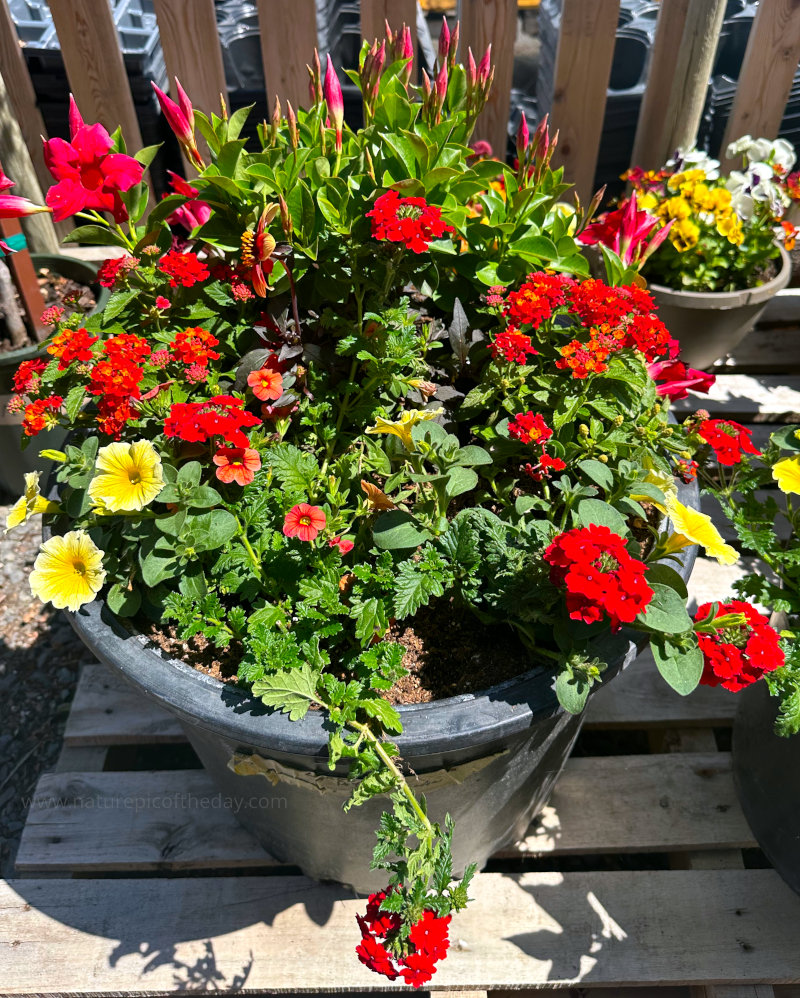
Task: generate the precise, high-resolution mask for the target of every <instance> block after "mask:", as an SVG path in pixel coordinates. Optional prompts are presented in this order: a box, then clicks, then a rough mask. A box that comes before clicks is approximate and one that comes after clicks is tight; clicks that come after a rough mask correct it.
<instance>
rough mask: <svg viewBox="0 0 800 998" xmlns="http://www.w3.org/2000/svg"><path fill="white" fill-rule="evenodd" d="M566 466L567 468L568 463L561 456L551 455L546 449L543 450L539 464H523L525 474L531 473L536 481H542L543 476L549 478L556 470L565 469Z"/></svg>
mask: <svg viewBox="0 0 800 998" xmlns="http://www.w3.org/2000/svg"><path fill="white" fill-rule="evenodd" d="M564 468H566V464H565V463H564V462H563V461H562V460H561V458H560V457H551V456H550V455H549V454H548V453H547V451H546V450H542V456H541V457H540V458H539V463H538V464H536V465H533V464H526V465H524V466H523V470H524V471H525V474H526V475H530V477H531V478H532V479H533V480H534V481H535V482H541V481H542V479H543V478H549V477H550V475H551V474H552V473H553V472H554V471H563V470H564Z"/></svg>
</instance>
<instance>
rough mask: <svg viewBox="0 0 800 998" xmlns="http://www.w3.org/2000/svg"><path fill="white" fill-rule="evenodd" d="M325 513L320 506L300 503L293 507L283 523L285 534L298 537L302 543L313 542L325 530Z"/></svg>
mask: <svg viewBox="0 0 800 998" xmlns="http://www.w3.org/2000/svg"><path fill="white" fill-rule="evenodd" d="M326 522H327V520H326V517H325V511H324V510H323V509H321V508H320V507H319V506H309V504H308V503H307V502H300V503H298V504H297V505H296V506H292V508H291V509H290V510H289V512H288V513H287V514H286V518H285V519H284V521H283V532H284V534H286V536H287V537H297V538H299V539H300V540H301V541H313V540H314V538H315V537H316V536H317V534H318V533H319V532H320V530H324V529H325V524H326Z"/></svg>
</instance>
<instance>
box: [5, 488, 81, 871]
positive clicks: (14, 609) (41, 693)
mask: <svg viewBox="0 0 800 998" xmlns="http://www.w3.org/2000/svg"><path fill="white" fill-rule="evenodd" d="M9 508H10V504H8V503H7V502H6V501H4V502H3V504H0V525H2V526H4V525H5V520H6V515H7V513H8V510H9ZM2 526H0V702H2V704H3V713H2V721H0V876H2V877H3V878H8V877H11V876H13V863H14V856H15V854H16V851H17V845H18V843H19V837H20V835H21V833H22V828H23V825H24V823H25V815H26V813H27V810H28V803H29V799H30V797H31V796H32V795H33V791H34V789H35V787H36V781H37V780H38V778H39V776H40V774H41V773H42V772H44V771H46V770H48V769H52V768H53V766H54V765H55V763H56V760H57V759H58V754H59V750H60V747H61V736H62V733H63V727H64V722H65V721H66V718H67V712H68V709H69V703H70V700H71V699H72V695H73V693H74V691H75V684H76V682H77V679H78V670H79V666H80V662H81V661H83V660H84V659H85V658H86V657H87V653H86V650H85V648H84V646H83V645H82V644H81V642H80V641H79V640H78V639H77V638H76V637H75V634H74V632H73V630H72V628H71V627H70V625H69V623H68V622H67V620H66V618H65V617H64V616H63V614H61V613H59V612H58V611H56V610H53V609H52V608H51V607H47V608H46V607H44V606H42V604H41V603H40V602H39V601H38V600H36V599H34V598H33V597H32V596H31V594H30V589H29V588H28V574H29V573H30V570H31V567H32V565H33V561H34V559H35V557H36V554H37V552H38V549H39V541H40V538H41V519H40V518H39V517H34V518H33V519H32V520H29V521H28V523H26V524H23V525H22V526H20V527H17V528H16V529H15V530H12V531H9V533H7V534H3V532H2Z"/></svg>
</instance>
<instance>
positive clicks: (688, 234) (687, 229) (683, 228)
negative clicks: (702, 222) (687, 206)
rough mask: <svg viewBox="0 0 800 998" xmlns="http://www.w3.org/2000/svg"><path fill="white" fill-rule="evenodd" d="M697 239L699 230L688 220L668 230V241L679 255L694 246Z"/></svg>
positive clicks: (677, 223)
mask: <svg viewBox="0 0 800 998" xmlns="http://www.w3.org/2000/svg"><path fill="white" fill-rule="evenodd" d="M699 238H700V229H699V228H698V226H696V225H695V224H694V222H692V221H691V220H690V219H688V218H685V219H682V220H681V221H679V222H676V223H675V225H673V226H672V228H671V229H670V230H669V241H670V242H671V243H672V245H673V246H674V247H675V249H676V250H677V251H678V252H679V253H685V252H686V250H690V249H691V248H692V247H693V246H696V245H697V240H698V239H699Z"/></svg>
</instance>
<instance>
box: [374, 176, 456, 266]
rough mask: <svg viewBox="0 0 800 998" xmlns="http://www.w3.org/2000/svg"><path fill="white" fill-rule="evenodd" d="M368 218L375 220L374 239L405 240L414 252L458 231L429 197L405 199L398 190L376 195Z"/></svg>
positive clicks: (403, 241) (404, 243) (396, 241)
mask: <svg viewBox="0 0 800 998" xmlns="http://www.w3.org/2000/svg"><path fill="white" fill-rule="evenodd" d="M367 218H370V219H372V237H373V239H381V240H384V239H386V240H388V241H389V242H391V243H402V244H403V245H404V246H405V247H406V249H410V250H411V252H412V253H424V252H426V250H427V249H428V247H429V245H430V242H431V240H432V239H440V238H441V237H442V236H443V235H444V234H445V232H454V231H455V229H454V228H453V227H452V225H448V224H447V223H446V222H445V221H444V219H443V218H442V211H441V208H438V207H437V206H436V205H432V204H428V202H427V201H426V200H425V198H416V197H415V198H401V197H400V195H399V194H398V193H397V191H394V190H389V191H387V192H386V193H385V194H381V196H380V197H379V198H376V200H375V205H374V207H373V208H372V210H371V211H368V212H367Z"/></svg>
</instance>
